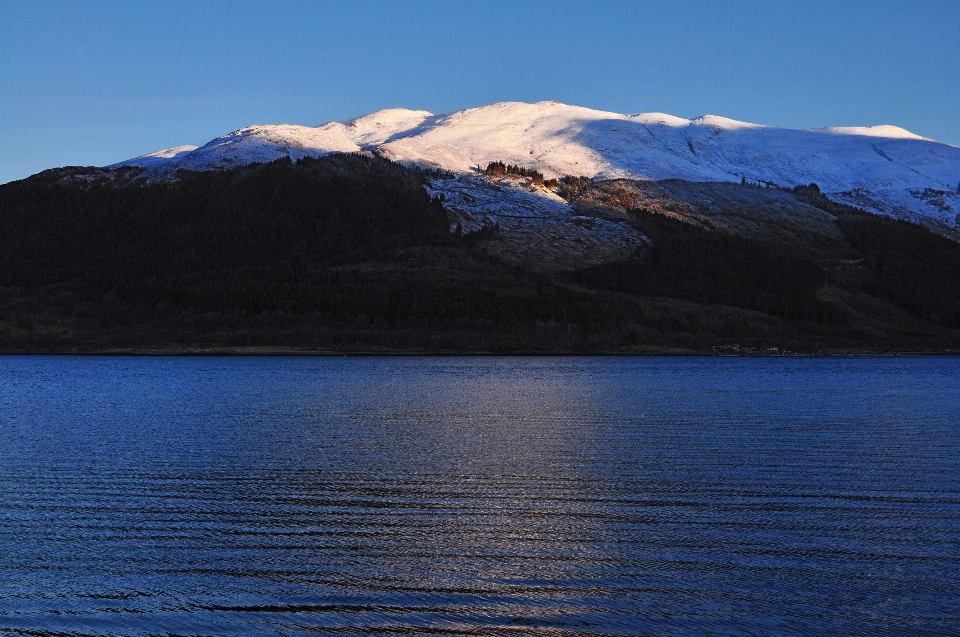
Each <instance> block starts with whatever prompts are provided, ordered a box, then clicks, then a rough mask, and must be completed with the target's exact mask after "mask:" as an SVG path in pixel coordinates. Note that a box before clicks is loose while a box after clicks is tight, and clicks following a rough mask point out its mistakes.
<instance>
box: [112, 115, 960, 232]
mask: <svg viewBox="0 0 960 637" xmlns="http://www.w3.org/2000/svg"><path fill="white" fill-rule="evenodd" d="M333 152H376V153H378V154H380V155H382V156H384V157H387V158H389V159H392V160H395V161H398V162H402V163H407V164H418V165H423V166H433V167H440V168H445V169H447V170H451V171H454V172H458V173H467V174H469V173H470V172H472V171H476V167H477V166H478V165H484V166H485V165H486V164H487V163H489V162H492V161H497V160H499V161H504V162H506V163H512V164H516V165H520V166H523V167H526V168H532V169H536V170H538V171H540V172H542V173H543V174H544V176H546V177H548V178H549V177H556V176H563V175H585V176H588V177H595V178H600V179H613V178H649V179H657V180H659V179H667V178H681V179H687V180H690V181H736V182H739V181H741V180H742V179H746V180H747V181H749V182H757V183H766V184H770V185H780V186H788V187H790V186H794V185H797V184H806V183H811V182H815V183H817V184H818V185H819V186H820V188H821V189H822V190H823V191H824V192H825V193H827V194H828V195H829V196H830V197H831V198H834V199H836V200H839V201H842V202H845V203H850V204H853V205H857V206H860V207H862V208H865V209H867V210H871V211H873V212H877V213H881V214H890V215H895V216H900V217H911V218H919V217H924V218H927V219H928V220H931V221H936V222H940V223H943V224H946V225H950V226H957V225H958V223H960V192H958V190H960V148H957V147H954V146H950V145H947V144H943V143H939V142H936V141H934V140H930V139H926V138H923V137H920V136H918V135H915V134H913V133H911V132H909V131H906V130H904V129H902V128H898V127H896V126H872V127H833V128H820V129H811V130H793V129H785V128H777V127H772V126H762V125H758V124H750V123H747V122H739V121H736V120H732V119H727V118H724V117H719V116H715V115H705V116H702V117H698V118H696V119H683V118H680V117H674V116H672V115H666V114H663V113H641V114H635V115H623V114H619V113H610V112H604V111H597V110H592V109H588V108H582V107H578V106H568V105H565V104H560V103H557V102H538V103H536V104H524V103H517V102H503V103H497V104H491V105H488V106H482V107H479V108H471V109H466V110H463V111H458V112H456V113H453V114H450V115H433V114H431V113H429V112H427V111H412V110H406V109H389V110H383V111H377V112H375V113H371V114H370V115H365V116H363V117H360V118H358V119H355V120H353V121H351V122H346V123H338V122H331V123H327V124H323V125H321V126H317V127H307V126H294V125H286V124H283V125H272V126H267V125H265V126H251V127H248V128H243V129H240V130H238V131H235V132H233V133H230V134H229V135H225V136H223V137H218V138H217V139H214V140H212V141H210V142H208V143H207V144H205V145H204V146H201V147H199V148H194V147H189V146H180V147H176V148H171V149H167V150H162V151H157V152H155V153H150V154H149V155H143V156H141V157H137V158H135V159H130V160H127V161H125V162H120V163H119V164H115V165H114V167H118V166H124V165H136V166H142V167H143V168H145V169H146V170H147V171H148V173H149V175H150V176H152V177H154V178H162V177H163V176H166V175H171V174H172V173H173V171H175V170H176V169H179V168H185V169H189V170H209V169H220V168H229V167H233V166H238V165H242V164H246V163H251V162H262V161H272V160H274V159H277V158H280V157H285V156H289V157H291V158H292V159H298V158H300V157H305V156H312V157H317V156H321V155H325V154H329V153H333Z"/></svg>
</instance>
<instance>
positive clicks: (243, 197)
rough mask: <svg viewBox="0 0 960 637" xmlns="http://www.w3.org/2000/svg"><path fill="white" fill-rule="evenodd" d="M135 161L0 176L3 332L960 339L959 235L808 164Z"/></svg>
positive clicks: (342, 342) (569, 342) (120, 342)
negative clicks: (642, 171) (464, 167)
mask: <svg viewBox="0 0 960 637" xmlns="http://www.w3.org/2000/svg"><path fill="white" fill-rule="evenodd" d="M143 176H144V169H140V168H136V167H126V168H122V169H118V170H106V169H61V170H57V171H47V172H45V173H41V174H40V175H37V176H35V177H32V178H30V179H27V180H23V181H21V182H15V183H12V184H6V185H3V186H0V350H2V351H7V352H10V351H183V350H184V349H186V350H192V351H380V352H665V351H708V352H709V351H717V350H718V349H719V350H721V351H743V350H744V349H746V348H753V349H755V350H759V349H763V348H770V351H774V350H775V351H785V350H786V351H837V350H845V351H849V350H854V351H904V350H926V351H941V350H944V349H960V332H958V328H960V276H957V274H960V245H958V244H956V243H954V242H953V241H950V240H947V239H945V238H943V237H940V236H937V235H934V234H933V233H931V232H929V231H928V230H926V229H925V228H923V227H921V226H917V225H913V224H909V223H906V222H898V221H892V220H888V219H883V218H880V217H876V216H874V215H869V214H866V213H863V212H861V211H858V210H856V209H853V208H851V207H849V206H845V205H842V204H837V203H836V202H833V201H831V200H830V199H828V198H826V197H825V196H823V194H822V193H820V191H819V189H817V188H816V187H815V186H809V187H804V188H798V189H795V190H793V191H786V190H779V189H773V188H758V187H756V186H752V185H740V184H730V183H694V182H687V181H682V180H665V181H661V182H653V181H649V180H646V181H644V180H610V181H601V182H597V181H590V180H589V179H585V180H580V181H577V182H576V184H577V187H576V189H571V188H572V186H570V187H567V186H562V185H561V186H558V187H557V188H556V190H557V192H562V193H563V194H564V195H565V196H567V197H568V198H569V199H570V201H569V202H568V201H565V200H564V199H563V198H561V197H560V196H558V195H557V194H556V193H555V192H552V191H551V190H550V188H549V187H545V186H544V185H543V183H542V182H539V181H537V180H536V179H535V178H532V177H529V176H516V175H504V176H500V177H482V176H481V177H469V176H465V175H456V174H451V173H445V172H438V171H432V172H430V171H423V170H419V169H418V170H412V169H409V168H405V167H403V166H401V165H399V164H395V163H392V162H390V161H387V160H384V159H381V158H376V157H370V156H362V155H356V154H354V155H331V156H328V157H324V158H321V159H309V158H304V159H301V160H300V161H298V162H297V163H295V164H294V163H292V162H290V161H289V160H288V159H281V160H278V161H275V162H272V163H269V164H251V165H248V166H245V167H240V168H236V169H232V170H225V171H205V172H184V171H182V172H180V173H178V174H177V176H176V177H177V178H176V179H175V180H173V181H168V182H147V181H145V180H144V179H143ZM565 188H566V189H565Z"/></svg>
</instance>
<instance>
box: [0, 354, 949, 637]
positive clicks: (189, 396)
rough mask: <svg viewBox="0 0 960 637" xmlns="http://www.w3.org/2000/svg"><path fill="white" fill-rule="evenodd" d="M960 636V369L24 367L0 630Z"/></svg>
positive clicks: (3, 404) (587, 360) (929, 365)
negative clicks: (958, 634)
mask: <svg viewBox="0 0 960 637" xmlns="http://www.w3.org/2000/svg"><path fill="white" fill-rule="evenodd" d="M957 633H960V358H958V357H936V356H927V357H851V358H845V357H827V358H789V357H784V358H735V357H729V358H724V357H676V358H674V357H649V358H647V357H597V358H591V357H516V358H511V357H504V358H500V357H98V356H84V357H70V356H49V357H47V356H3V357H0V635H20V634H25V635H294V634H311V635H317V634H320V635H323V634H331V635H334V634H336V635H340V634H378V635H379V634H382V635H388V634H389V635H398V634H399V635H427V634H430V635H436V634H469V635H551V636H553V635H718V634H724V635H827V634H836V635H951V634H957Z"/></svg>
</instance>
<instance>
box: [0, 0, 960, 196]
mask: <svg viewBox="0 0 960 637" xmlns="http://www.w3.org/2000/svg"><path fill="white" fill-rule="evenodd" d="M547 99H555V100H559V101H561V102H566V103H569V104H578V105H581V106H588V107H592V108H598V109H605V110H612V111H617V112H623V113H635V112H645V111H662V112H666V113H671V114H674V115H679V116H683V117H695V116H698V115H702V114H705V113H712V114H717V115H724V116H727V117H732V118H735V119H741V120H747V121H752V122H758V123H762V124H771V125H778V126H787V127H794V128H808V127H818V126H830V125H837V126H848V125H873V124H896V125H898V126H903V127H904V128H907V129H909V130H912V131H914V132H916V133H919V134H921V135H924V136H927V137H932V138H934V139H938V140H940V141H944V142H947V143H950V144H954V145H958V146H960V0H946V1H940V2H937V1H927V2H924V1H920V0H914V1H912V2H907V1H904V2H895V1H884V0H863V1H853V0H851V1H847V2H840V1H835V2H814V1H804V2H787V1H782V2H780V1H776V2H775V1H773V0H770V1H768V2H724V1H722V0H713V1H710V2H681V1H669V2H668V1H661V2H627V1H622V2H615V3H603V2H589V3H587V2H583V3H578V2H550V3H539V2H532V1H527V2H496V1H492V0H483V1H481V2H469V3H468V2H436V3H432V2H431V3H428V2H386V1H385V2H339V3H333V2H330V3H326V2H318V1H310V2H292V1H288V2H284V1H271V2H266V1H264V2H256V3H255V2H217V1H211V0H203V1H201V2H196V1H194V2H173V1H166V0H165V1H162V2H161V1H159V0H157V1H155V2H133V1H131V2H90V1H87V2H45V1H42V0H20V1H17V0H0V182H5V181H8V180H11V179H18V178H21V177H24V176H27V175H29V174H32V173H35V172H37V171H39V170H42V169H44V168H49V167H53V166H62V165H103V164H107V163H111V162H115V161H119V160H122V159H126V158H129V157H133V156H136V155H139V154H142V153H145V152H149V151H153V150H157V149H159V148H164V147H169V146H175V145H179V144H197V145H199V144H203V143H205V142H207V141H208V140H210V139H211V138H213V137H216V136H218V135H222V134H225V133H228V132H230V131H232V130H235V129H237V128H240V127H242V126H247V125H250V124H257V123H260V124H266V123H298V124H305V125H316V124H320V123H322V122H325V121H329V120H345V119H349V118H351V117H355V116H357V115H362V114H364V113H368V112H370V111H374V110H378V109H381V108H388V107H395V106H403V107H407V108H415V109H427V110H430V111H433V112H435V113H447V112H451V111H455V110H458V109H461V108H466V107H470V106H478V105H482V104H487V103H490V102H496V101H502V100H518V101H527V102H532V101H539V100H547Z"/></svg>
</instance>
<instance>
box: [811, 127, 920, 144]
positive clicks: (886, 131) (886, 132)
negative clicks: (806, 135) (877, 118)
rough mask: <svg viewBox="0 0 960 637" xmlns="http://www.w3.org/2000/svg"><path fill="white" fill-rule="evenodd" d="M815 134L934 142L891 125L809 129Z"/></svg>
mask: <svg viewBox="0 0 960 637" xmlns="http://www.w3.org/2000/svg"><path fill="white" fill-rule="evenodd" d="M810 130H811V131H812V132H816V133H831V134H833V135H860V136H863V137H888V138H890V139H919V140H923V141H926V142H932V141H934V140H932V139H930V138H929V137H921V136H920V135H917V134H916V133H911V132H910V131H908V130H907V129H906V128H900V127H899V126H893V125H891V124H880V125H879V126H829V127H827V128H811V129H810Z"/></svg>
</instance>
